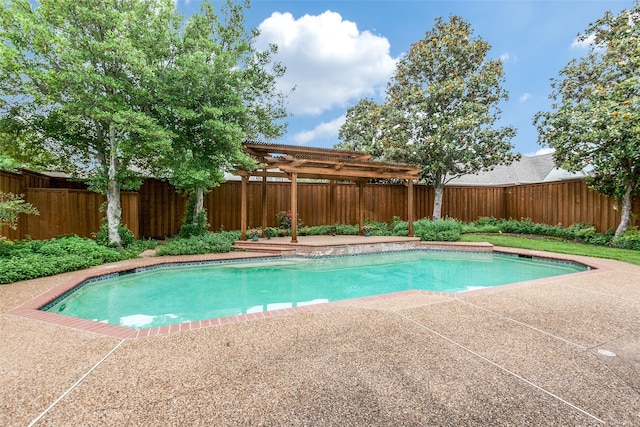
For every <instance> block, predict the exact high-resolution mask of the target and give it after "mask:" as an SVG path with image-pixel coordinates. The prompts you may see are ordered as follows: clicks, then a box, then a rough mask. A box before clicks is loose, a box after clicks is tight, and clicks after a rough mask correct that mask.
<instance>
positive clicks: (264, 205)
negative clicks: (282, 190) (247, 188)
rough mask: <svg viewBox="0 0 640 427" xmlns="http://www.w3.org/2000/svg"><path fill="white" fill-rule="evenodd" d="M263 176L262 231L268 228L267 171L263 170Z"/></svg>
mask: <svg viewBox="0 0 640 427" xmlns="http://www.w3.org/2000/svg"><path fill="white" fill-rule="evenodd" d="M262 171H263V174H262V197H261V199H262V224H261V227H262V230H263V231H264V229H265V228H267V173H266V172H267V170H266V169H263V170H262Z"/></svg>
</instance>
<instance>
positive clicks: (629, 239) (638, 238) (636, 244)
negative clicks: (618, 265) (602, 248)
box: [611, 230, 640, 250]
mask: <svg viewBox="0 0 640 427" xmlns="http://www.w3.org/2000/svg"><path fill="white" fill-rule="evenodd" d="M611 243H612V244H613V246H615V247H616V248H621V249H635V250H640V231H638V230H629V231H627V232H626V233H624V234H623V235H622V236H620V237H616V238H614V239H613V240H612V242H611Z"/></svg>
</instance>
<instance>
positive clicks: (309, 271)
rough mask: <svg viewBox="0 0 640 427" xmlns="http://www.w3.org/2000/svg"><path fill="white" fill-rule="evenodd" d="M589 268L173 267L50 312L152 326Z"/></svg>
mask: <svg viewBox="0 0 640 427" xmlns="http://www.w3.org/2000/svg"><path fill="white" fill-rule="evenodd" d="M585 269H586V268H585V267H583V266H579V265H575V264H568V263H559V262H551V261H546V260H538V259H535V260H533V259H530V258H519V257H515V256H508V255H501V254H493V253H465V252H437V251H409V252H396V253H384V254H372V255H371V254H370V255H357V256H346V257H325V258H285V259H272V260H260V261H243V262H228V263H216V264H201V265H190V266H171V267H163V268H156V269H152V270H146V271H142V272H137V273H133V274H126V275H120V276H118V277H112V278H107V279H102V280H98V281H94V282H91V283H87V284H84V285H82V286H80V287H78V288H76V290H75V291H74V292H72V293H71V294H69V295H68V296H66V297H65V298H64V299H61V300H59V301H56V302H55V303H54V304H53V305H51V306H50V307H46V308H45V309H46V310H48V311H51V312H56V313H60V314H65V315H69V316H75V317H80V318H84V319H91V320H96V321H99V322H106V323H110V324H114V325H122V326H127V327H130V328H136V329H144V328H151V327H157V326H163V325H170V324H177V323H183V322H191V321H196V320H204V319H213V318H218V317H226V316H233V315H237V314H248V313H256V312H262V311H269V310H276V309H281V308H288V307H300V306H303V305H309V304H318V303H322V302H328V301H336V300H343V299H349V298H358V297H364V296H369V295H378V294H386V293H391V292H398V291H405V290H418V289H421V290H430V291H440V292H461V291H467V290H471V289H478V288H484V287H491V286H499V285H504V284H507V283H515V282H521V281H526V280H533V279H540V278H543V277H550V276H556V275H561V274H569V273H575V272H578V271H584V270H585Z"/></svg>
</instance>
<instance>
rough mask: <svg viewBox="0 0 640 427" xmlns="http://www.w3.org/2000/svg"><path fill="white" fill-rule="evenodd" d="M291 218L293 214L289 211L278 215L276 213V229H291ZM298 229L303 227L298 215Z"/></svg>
mask: <svg viewBox="0 0 640 427" xmlns="http://www.w3.org/2000/svg"><path fill="white" fill-rule="evenodd" d="M292 216H293V213H292V212H291V211H290V210H288V211H279V212H278V213H276V221H278V227H280V229H285V230H287V229H291V218H292ZM300 227H304V222H303V221H302V219H301V218H300V215H298V228H300Z"/></svg>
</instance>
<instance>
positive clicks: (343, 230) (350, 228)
mask: <svg viewBox="0 0 640 427" xmlns="http://www.w3.org/2000/svg"><path fill="white" fill-rule="evenodd" d="M334 229H335V234H337V235H343V236H357V235H358V234H359V233H360V226H359V225H349V224H336V225H334Z"/></svg>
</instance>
